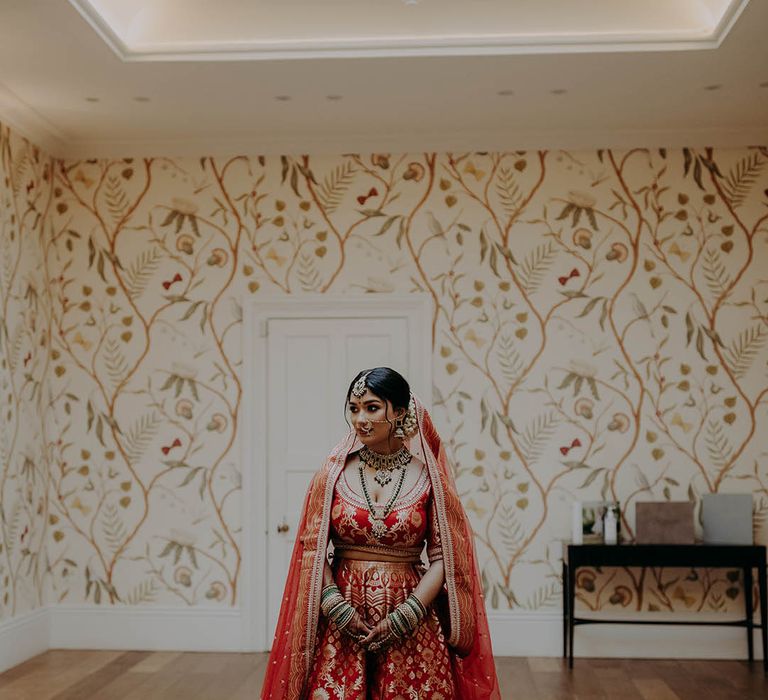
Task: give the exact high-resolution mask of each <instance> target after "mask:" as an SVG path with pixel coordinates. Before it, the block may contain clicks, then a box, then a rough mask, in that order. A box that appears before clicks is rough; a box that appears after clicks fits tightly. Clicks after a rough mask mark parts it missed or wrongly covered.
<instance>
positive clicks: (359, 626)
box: [344, 612, 371, 644]
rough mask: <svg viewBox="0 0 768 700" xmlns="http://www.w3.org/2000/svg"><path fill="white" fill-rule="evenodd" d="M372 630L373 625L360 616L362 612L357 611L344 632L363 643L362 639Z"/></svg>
mask: <svg viewBox="0 0 768 700" xmlns="http://www.w3.org/2000/svg"><path fill="white" fill-rule="evenodd" d="M370 632H371V627H370V625H368V623H367V622H366V621H365V620H363V618H362V617H360V613H357V612H356V613H355V614H354V615H353V616H352V619H351V620H350V621H349V624H348V625H347V626H346V627H345V628H344V633H345V634H347V635H348V636H350V637H352V639H354V640H355V641H356V642H357V643H358V644H362V643H363V642H362V640H363V639H365V638H366V637H367V636H368V635H369V634H370Z"/></svg>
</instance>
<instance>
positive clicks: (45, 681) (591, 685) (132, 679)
mask: <svg viewBox="0 0 768 700" xmlns="http://www.w3.org/2000/svg"><path fill="white" fill-rule="evenodd" d="M266 661H267V658H266V655H265V654H218V653H216V654H214V653H176V652H144V651H130V652H124V651H49V652H46V653H45V654H41V655H40V656H37V657H35V658H34V659H30V660H29V661H27V662H25V663H23V664H21V665H20V666H17V667H15V668H13V669H11V670H9V671H6V672H5V673H3V674H0V700H118V699H119V700H256V699H257V698H258V696H259V690H260V688H261V680H262V677H263V674H264V666H265V664H266ZM497 669H498V673H499V682H500V684H501V689H502V697H503V698H504V699H505V700H506V699H507V698H509V699H511V700H549V699H552V700H555V699H557V700H565V699H566V698H621V699H622V700H624V699H627V700H632V699H640V700H675V699H676V698H679V699H680V700H687V699H690V700H706V699H708V698H733V700H737V699H738V700H747V699H748V698H760V700H765V698H768V679H766V678H765V677H764V676H763V672H762V664H760V663H755V665H754V666H753V667H750V666H749V664H747V663H746V662H742V661H688V660H683V661H666V660H662V661H659V660H640V659H631V660H624V659H577V660H576V663H575V668H574V669H573V670H572V671H569V670H568V669H567V667H566V666H565V664H564V663H563V662H562V661H561V660H560V659H553V658H511V657H504V658H499V659H498V660H497Z"/></svg>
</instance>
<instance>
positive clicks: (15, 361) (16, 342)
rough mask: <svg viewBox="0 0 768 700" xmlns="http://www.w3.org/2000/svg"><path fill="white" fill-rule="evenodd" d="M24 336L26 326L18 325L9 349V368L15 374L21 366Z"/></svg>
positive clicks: (14, 330)
mask: <svg viewBox="0 0 768 700" xmlns="http://www.w3.org/2000/svg"><path fill="white" fill-rule="evenodd" d="M24 335H25V334H24V324H23V323H18V324H16V327H15V328H14V329H13V335H12V336H11V339H10V343H9V348H8V366H9V367H10V369H11V372H14V371H15V370H16V367H18V365H19V357H20V355H21V346H22V343H23V342H24Z"/></svg>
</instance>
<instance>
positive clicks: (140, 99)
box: [133, 97, 149, 102]
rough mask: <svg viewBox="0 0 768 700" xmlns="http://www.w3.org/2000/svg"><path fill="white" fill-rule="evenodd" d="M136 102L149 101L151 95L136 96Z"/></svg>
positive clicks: (134, 99)
mask: <svg viewBox="0 0 768 700" xmlns="http://www.w3.org/2000/svg"><path fill="white" fill-rule="evenodd" d="M133 101H134V102H149V97H134V98H133Z"/></svg>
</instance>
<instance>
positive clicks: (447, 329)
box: [3, 148, 768, 610]
mask: <svg viewBox="0 0 768 700" xmlns="http://www.w3.org/2000/svg"><path fill="white" fill-rule="evenodd" d="M43 175H44V173H43ZM40 177H41V178H42V177H43V176H42V175H41V176H40ZM7 188H8V186H7V185H6V190H7ZM50 195H51V203H50V207H49V209H46V211H48V212H49V213H48V214H46V215H45V216H44V219H43V220H44V222H45V227H44V229H41V230H39V231H38V232H37V234H35V235H36V238H35V240H36V241H37V242H36V244H35V246H36V247H34V248H33V247H30V248H29V250H28V252H27V256H28V258H29V261H30V263H29V265H28V267H29V269H30V274H31V275H37V276H42V277H43V278H44V284H41V285H40V287H41V291H40V293H39V296H40V297H44V298H45V302H44V306H45V308H46V313H45V314H44V316H45V319H46V321H45V324H43V322H42V321H40V324H41V325H45V326H46V327H47V332H48V333H49V335H50V343H49V344H47V345H40V344H39V340H38V346H37V350H36V351H35V352H34V353H33V356H34V357H35V358H38V361H39V363H40V364H41V368H40V369H39V372H40V373H41V374H40V376H41V377H43V378H44V380H43V381H45V382H46V388H47V394H45V393H44V395H46V396H48V397H49V398H48V399H46V400H45V402H44V403H43V404H42V405H41V404H39V403H38V404H37V405H36V406H37V407H36V408H34V409H33V408H32V404H30V401H31V399H30V396H31V389H22V388H21V387H22V386H23V382H24V381H26V380H24V379H23V377H24V376H25V372H24V370H18V376H19V377H21V379H19V380H17V384H16V389H15V393H13V394H12V397H11V401H10V403H11V406H13V407H14V408H16V409H17V410H20V409H22V408H23V410H26V411H34V412H35V414H36V415H37V414H38V413H40V412H41V411H42V413H43V416H42V417H43V419H44V423H45V426H46V428H45V431H43V432H42V433H41V434H42V435H43V436H44V444H37V445H34V446H30V447H29V450H28V451H29V452H30V454H32V455H39V454H44V455H45V458H46V459H47V460H48V462H47V464H48V466H49V471H48V474H47V478H48V482H49V489H48V492H47V497H46V496H45V495H43V496H41V498H42V500H43V503H44V504H43V505H42V506H40V507H41V508H42V509H43V511H44V512H45V513H46V517H45V519H40V520H39V521H36V522H37V525H36V529H35V533H36V536H37V540H35V545H36V549H35V550H33V551H36V552H37V553H38V557H40V556H43V554H42V553H43V552H44V560H45V562H46V567H45V572H44V573H45V576H46V587H47V589H48V595H49V596H50V598H51V600H53V601H66V602H76V603H82V602H90V603H94V604H100V605H107V604H130V605H140V604H148V603H162V604H176V603H178V604H181V605H184V604H186V605H206V606H215V605H222V606H232V605H237V604H238V602H239V594H240V593H239V590H238V583H239V581H240V580H241V570H242V551H241V538H240V511H241V507H242V504H241V492H240V481H241V473H242V469H243V467H244V465H242V464H241V462H240V459H239V455H240V451H239V439H240V435H241V433H242V432H243V430H245V429H246V427H245V426H243V425H242V391H243V386H242V384H241V368H242V361H243V358H242V357H241V327H242V302H243V300H244V299H245V298H248V297H250V296H252V295H256V296H258V295H259V294H264V293H268V294H272V295H274V294H276V293H284V294H300V293H324V292H328V291H332V292H335V293H349V294H361V293H382V294H386V293H390V292H397V293H407V292H420V293H424V294H428V295H429V296H430V298H431V299H432V302H433V305H434V316H433V319H432V338H433V344H434V366H435V371H434V405H435V416H436V421H437V423H438V425H439V427H440V429H441V432H442V434H443V436H444V438H445V439H446V441H447V442H448V452H449V455H450V458H451V460H452V463H453V465H454V469H455V473H456V477H457V479H458V483H459V486H460V490H461V493H462V495H463V498H464V503H465V506H466V508H467V510H468V512H469V514H470V517H471V519H472V521H473V524H474V527H475V531H476V536H477V543H478V547H479V555H480V564H481V569H482V576H483V582H484V585H485V587H486V591H487V594H488V601H489V604H490V606H491V607H492V608H495V609H498V610H509V609H526V610H537V609H544V608H550V607H551V608H555V607H557V606H559V603H560V592H561V582H560V578H559V576H560V563H559V562H560V545H559V540H560V539H563V538H567V537H568V536H569V532H570V513H571V501H572V500H574V499H576V500H580V501H587V500H600V499H612V500H613V499H616V500H619V501H620V502H621V504H622V508H623V522H622V529H623V531H624V532H625V533H626V534H628V535H630V536H631V534H632V533H633V525H634V503H635V502H636V501H637V500H651V499H658V500H664V499H669V500H686V499H691V500H693V501H695V502H698V499H699V497H700V495H701V494H703V493H707V492H716V491H723V492H728V491H738V492H744V491H748V492H752V493H753V497H754V508H755V529H756V536H757V538H758V541H763V542H764V541H766V537H767V534H768V533H766V527H765V522H766V514H768V460H767V459H766V445H765V441H764V440H762V439H761V437H760V435H761V431H765V430H766V428H767V427H768V426H767V425H766V423H767V422H768V416H767V415H766V403H767V402H768V347H767V344H766V341H767V340H768V276H767V275H766V270H768V265H767V263H768V149H765V148H752V149H741V150H712V149H705V148H702V149H677V150H669V151H667V150H664V149H652V150H646V149H635V150H632V151H628V152H612V151H607V150H606V151H591V152H578V153H577V152H562V151H548V152H547V151H540V152H521V151H512V152H506V153H453V154H451V153H444V154H434V153H422V154H416V153H414V154H406V155H402V154H401V155H396V154H384V153H378V154H345V155H339V156H330V157H314V156H284V157H261V156H252V157H246V156H240V157H233V158H208V157H203V158H199V159H186V158H184V159H169V158H144V159H123V160H90V161H77V162H57V163H55V170H54V173H53V180H52V182H51V183H50ZM6 218H7V217H6ZM30 226H31V222H30ZM41 233H44V235H43V236H42V238H41V237H40V234H41ZM9 235H10V233H9V230H8V227H6V228H5V229H4V231H3V236H4V240H5V239H6V238H8V237H9ZM25 250H26V249H25ZM41 255H42V261H41ZM18 277H23V275H18ZM4 279H7V275H6V277H5V278H4ZM5 284H6V285H7V282H6V283H5ZM43 288H44V289H43ZM3 290H5V287H3ZM4 293H5V291H4ZM17 296H18V300H16V297H14V299H15V301H14V303H13V309H14V313H15V314H16V317H17V318H18V319H19V322H20V323H22V325H23V326H24V327H25V328H26V327H28V326H29V322H28V321H26V325H24V322H23V321H22V320H21V319H22V317H23V318H26V316H24V314H29V313H30V311H29V307H30V303H31V302H30V301H29V300H28V299H27V298H26V297H25V295H24V293H23V292H22V293H20V294H18V295H17ZM6 298H7V297H4V302H5V299H6ZM38 303H42V302H38ZM6 316H7V314H6ZM38 332H39V329H38ZM6 335H7V334H6ZM3 340H4V342H5V340H6V338H5V336H4V338H3ZM30 345H31V343H30ZM3 347H4V348H5V347H6V346H5V345H4V346H3ZM26 348H27V346H25V345H23V344H22V347H21V350H20V351H19V352H20V353H21V355H22V357H23V356H25V355H26V353H27V352H29V350H27V349H26ZM4 352H5V350H4ZM45 363H48V364H49V365H50V371H46V370H45V369H44V367H42V366H43V365H45ZM33 376H38V375H34V374H33ZM46 378H47V379H46ZM33 398H34V397H33ZM27 404H30V405H29V406H27V407H25V406H26V405H27ZM39 420H40V417H39V416H38V421H39ZM4 430H6V431H7V427H6V426H4ZM17 442H22V441H17ZM16 450H17V452H19V453H21V452H24V450H23V449H22V447H21V445H19V447H18V448H16ZM24 454H26V452H24ZM321 459H322V455H318V464H319V462H320V460H321ZM23 461H24V458H21V462H22V463H23ZM35 463H39V464H41V465H42V464H43V462H42V459H40V460H39V461H38V462H35ZM4 465H7V466H6V467H5V472H4V474H5V473H8V474H13V473H16V472H15V471H13V470H18V469H20V468H21V465H20V464H19V459H18V458H17V459H16V460H15V461H13V460H8V459H5V460H4ZM42 478H43V477H42V476H40V477H39V479H42ZM7 483H8V484H10V483H11V481H10V479H8V480H7ZM7 483H6V481H4V482H3V485H4V488H5V490H6V492H11V491H12V492H13V493H16V492H15V491H13V488H14V487H15V486H17V485H18V482H14V487H9V486H8V485H7ZM15 498H16V500H17V501H18V500H19V498H18V496H16V497H15ZM46 498H47V501H46ZM4 499H6V500H4V504H5V506H4V508H5V512H6V518H7V517H8V516H7V512H8V507H9V506H8V505H7V499H8V496H7V495H5V494H4ZM22 500H23V499H22ZM44 523H47V530H46V529H44V527H43V525H44ZM4 527H7V526H5V525H4ZM40 537H44V542H42V543H41V542H40ZM25 571H26V569H25ZM25 575H27V574H25ZM40 575H41V576H42V575H43V572H41V574H40ZM740 586H741V582H740V578H739V573H738V572H733V571H727V570H726V571H720V570H711V571H709V570H697V571H690V570H685V571H679V570H655V571H654V570H648V571H633V570H629V571H611V572H603V573H601V572H597V571H588V570H587V571H583V572H582V573H581V575H580V577H579V598H580V600H581V603H582V604H584V605H587V606H589V607H591V608H594V609H599V608H620V607H628V608H637V609H678V610H698V609H707V610H729V609H735V608H736V607H738V606H739V605H740V604H741V600H740V596H741V588H740Z"/></svg>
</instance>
